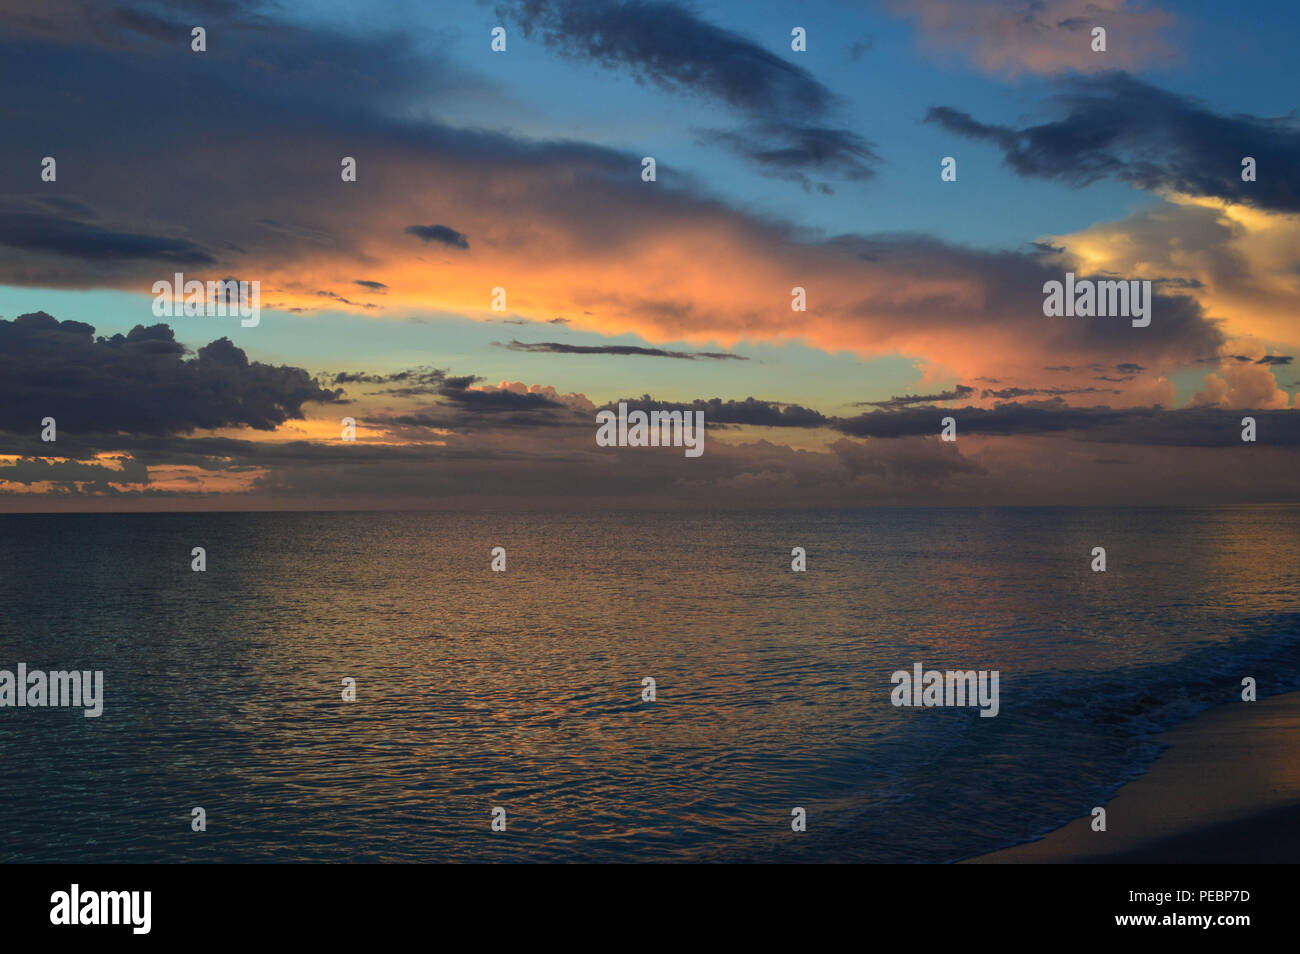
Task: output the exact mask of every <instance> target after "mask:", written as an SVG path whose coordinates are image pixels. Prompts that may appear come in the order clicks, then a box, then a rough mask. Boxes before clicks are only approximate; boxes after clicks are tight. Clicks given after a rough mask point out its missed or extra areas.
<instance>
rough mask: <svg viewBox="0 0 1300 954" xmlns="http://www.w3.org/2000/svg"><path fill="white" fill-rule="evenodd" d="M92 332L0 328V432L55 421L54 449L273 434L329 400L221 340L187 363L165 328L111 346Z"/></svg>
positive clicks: (68, 326) (61, 326) (294, 372)
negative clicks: (80, 436)
mask: <svg viewBox="0 0 1300 954" xmlns="http://www.w3.org/2000/svg"><path fill="white" fill-rule="evenodd" d="M94 331H95V329H94V328H93V327H92V326H91V325H88V324H84V323H83V322H78V321H62V322H61V321H58V320H57V319H55V318H53V317H51V316H50V315H48V314H46V313H45V312H35V313H33V314H27V315H20V316H19V317H18V318H16V319H15V320H13V321H6V320H3V319H0V430H3V431H7V432H10V433H12V434H35V433H38V432H39V430H40V427H41V423H40V422H41V420H42V418H45V417H53V418H54V419H55V420H56V421H57V425H58V428H59V445H58V446H59V449H62V448H63V446H64V443H63V442H64V438H65V435H72V434H76V433H107V434H112V433H115V432H118V431H123V432H128V433H136V434H177V433H185V432H189V431H193V430H195V429H197V428H217V427H232V426H245V427H252V428H256V429H259V430H271V429H274V428H275V427H276V426H278V425H280V424H283V423H284V422H285V421H286V420H289V419H290V418H301V417H302V416H303V414H302V406H303V404H305V403H307V402H308V401H321V402H328V401H333V400H335V399H336V398H337V393H336V392H332V391H327V390H324V389H322V388H320V387H319V386H318V385H317V384H316V383H315V382H314V381H313V380H312V379H311V376H310V375H308V373H307V372H306V371H304V370H302V369H301V368H292V367H285V366H273V365H267V364H262V363H261V362H257V361H252V362H250V361H249V360H248V357H247V356H246V355H245V354H244V352H243V351H242V350H240V349H239V348H237V347H235V346H234V345H233V344H231V342H230V341H229V339H227V338H220V339H218V340H216V341H213V342H212V343H210V344H208V345H205V346H203V347H202V348H199V350H198V352H197V354H196V355H195V356H194V357H192V358H187V357H186V356H185V355H186V349H185V347H184V345H182V344H181V343H180V342H178V341H176V339H175V335H174V333H173V331H172V329H171V328H169V327H168V326H167V325H164V324H158V325H153V326H152V327H148V328H146V327H143V326H140V325H137V326H136V327H135V328H133V329H132V330H131V331H130V332H129V333H128V334H126V335H121V334H117V335H113V336H112V337H111V338H105V337H102V336H101V337H98V338H96V337H95V335H94ZM46 450H49V446H48V445H47V446H46Z"/></svg>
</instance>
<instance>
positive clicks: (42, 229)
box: [0, 202, 216, 268]
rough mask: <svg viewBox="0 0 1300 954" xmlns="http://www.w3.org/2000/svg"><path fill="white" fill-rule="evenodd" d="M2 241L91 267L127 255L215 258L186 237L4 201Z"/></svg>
mask: <svg viewBox="0 0 1300 954" xmlns="http://www.w3.org/2000/svg"><path fill="white" fill-rule="evenodd" d="M74 214H75V213H74ZM0 245H4V246H9V247H11V248H20V249H22V250H24V251H25V252H26V253H27V254H28V255H32V256H37V257H42V258H46V257H49V258H55V259H62V260H66V261H69V262H71V263H73V264H74V265H75V266H77V267H87V266H88V267H90V268H98V267H102V266H105V265H111V264H113V263H116V262H125V261H131V262H139V261H154V262H159V263H162V264H165V265H210V264H213V263H214V262H215V261H216V260H215V259H214V258H213V257H212V256H211V255H209V254H208V253H207V252H206V251H204V250H203V249H201V248H199V247H198V246H197V245H195V244H194V243H192V242H189V241H186V240H184V239H174V238H167V237H165V236H159V235H146V234H141V233H139V232H127V231H114V230H111V229H105V228H101V227H99V226H97V225H92V224H90V223H87V222H81V221H77V220H76V219H74V218H68V217H61V216H56V215H51V214H47V213H41V212H32V211H24V210H22V208H21V207H18V208H15V206H14V204H13V203H5V202H0Z"/></svg>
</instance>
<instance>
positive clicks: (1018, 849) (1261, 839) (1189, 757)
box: [963, 692, 1300, 864]
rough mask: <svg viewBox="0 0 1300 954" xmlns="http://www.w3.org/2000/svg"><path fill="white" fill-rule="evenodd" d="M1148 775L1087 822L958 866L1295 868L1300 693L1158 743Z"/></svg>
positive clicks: (1299, 848)
mask: <svg viewBox="0 0 1300 954" xmlns="http://www.w3.org/2000/svg"><path fill="white" fill-rule="evenodd" d="M1161 740H1162V741H1164V742H1167V743H1169V744H1170V746H1171V748H1169V749H1167V750H1166V751H1165V752H1164V753H1163V754H1162V755H1161V756H1160V757H1159V758H1158V759H1157V760H1156V762H1155V764H1154V765H1153V766H1152V768H1151V770H1150V771H1149V772H1148V773H1147V774H1146V775H1144V776H1142V777H1141V778H1139V779H1135V780H1134V781H1132V782H1130V783H1129V784H1128V785H1125V786H1124V787H1123V788H1121V789H1120V790H1119V792H1118V793H1117V794H1116V795H1115V796H1114V797H1113V798H1112V799H1111V800H1110V802H1109V803H1107V804H1106V805H1105V806H1104V807H1105V808H1106V827H1107V830H1106V831H1104V832H1095V831H1093V830H1092V827H1091V822H1092V818H1091V815H1090V814H1089V815H1086V816H1084V817H1081V818H1077V819H1075V820H1074V821H1072V822H1070V823H1069V824H1068V825H1065V826H1064V827H1062V828H1058V829H1057V830H1056V831H1053V832H1051V833H1049V834H1048V835H1047V836H1045V837H1044V838H1041V839H1039V840H1038V841H1034V842H1029V843H1026V844H1023V845H1017V846H1015V847H1013V848H1006V849H1003V850H1001V851H996V852H993V853H992V854H988V855H982V856H980V857H977V858H971V859H968V860H967V861H966V862H963V864H1024V863H1028V864H1064V863H1102V864H1119V863H1123V864H1186V863H1195V862H1207V863H1227V864H1237V863H1241V864H1246V863H1260V862H1272V863H1286V862H1296V861H1300V757H1297V756H1298V755H1300V751H1298V750H1300V692H1297V693H1288V694H1286V695H1281V696H1274V697H1272V698H1269V699H1265V700H1263V701H1261V702H1253V703H1248V702H1240V703H1232V704H1228V705H1223V706H1219V707H1218V708H1215V709H1212V710H1210V711H1209V712H1206V713H1203V714H1202V715H1200V716H1198V717H1197V718H1195V719H1193V720H1191V721H1190V722H1187V723H1185V724H1184V725H1181V726H1178V727H1177V728H1175V729H1172V730H1170V731H1169V732H1166V733H1164V734H1163V735H1162V736H1161Z"/></svg>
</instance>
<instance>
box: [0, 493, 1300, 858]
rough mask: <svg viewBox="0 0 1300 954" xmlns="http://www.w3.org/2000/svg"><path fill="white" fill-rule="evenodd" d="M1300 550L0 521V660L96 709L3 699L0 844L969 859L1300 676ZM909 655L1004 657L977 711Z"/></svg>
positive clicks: (497, 525) (1100, 792)
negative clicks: (495, 564)
mask: <svg viewBox="0 0 1300 954" xmlns="http://www.w3.org/2000/svg"><path fill="white" fill-rule="evenodd" d="M1298 542H1300V508H1289V507H1248V508H1223V509H1205V510H1178V509H1168V510H1165V509H1160V510H1156V509H1150V510H1144V509H1130V510H1090V509H987V510H872V511H824V512H798V513H753V514H749V513H742V514H704V515H701V514H657V513H656V514H609V513H600V514H568V515H565V514H559V515H557V514H504V513H503V514H473V515H468V514H446V513H399V514H391V513H324V514H124V515H52V516H29V515H0V669H9V670H13V669H15V668H16V666H17V664H18V663H19V662H25V663H27V664H28V666H29V667H31V668H34V669H36V668H40V669H73V668H76V669H102V670H103V671H104V680H105V696H106V700H105V709H104V714H103V715H102V716H101V717H100V718H98V719H87V718H84V717H83V716H82V714H81V712H80V710H77V709H49V708H47V709H29V708H24V709H16V708H4V709H0V750H2V751H3V763H2V766H3V767H2V768H0V826H3V832H4V836H3V839H2V840H0V860H5V861H172V860H176V861H180V860H192V861H217V860H239V861H271V860H305V861H323V860H339V861H377V860H383V861H437V860H494V861H495V860H526V859H548V860H638V859H650V860H732V859H739V860H786V859H788V860H819V859H827V860H860V861H946V860H953V859H957V858H961V857H966V856H970V855H972V854H976V853H979V852H982V851H986V850H990V849H992V848H996V847H999V846H1001V845H1005V844H1009V843H1014V842H1017V841H1022V840H1025V839H1027V838H1029V837H1032V836H1034V835H1037V834H1040V833H1042V832H1043V831H1046V830H1048V829H1050V828H1053V827H1055V826H1056V825H1058V824H1060V823H1062V822H1063V821H1065V820H1067V819H1069V818H1071V817H1075V816H1079V815H1083V814H1086V813H1087V811H1088V810H1089V809H1090V808H1091V806H1093V805H1095V804H1097V803H1098V800H1099V799H1101V798H1103V797H1105V796H1106V794H1108V793H1109V792H1111V791H1113V790H1114V789H1115V788H1116V787H1117V786H1118V785H1119V784H1121V783H1122V782H1123V781H1124V780H1126V779H1128V778H1131V777H1132V776H1133V775H1134V774H1136V773H1138V772H1140V771H1142V770H1143V769H1144V768H1145V767H1146V766H1147V765H1149V763H1150V761H1151V759H1152V758H1154V756H1155V755H1156V753H1157V751H1158V749H1157V747H1156V745H1155V743H1153V742H1152V741H1151V736H1152V734H1153V733H1155V732H1156V731H1158V730H1159V729H1161V728H1163V727H1166V726H1168V725H1170V724H1172V723H1173V722H1175V721H1178V720H1180V719H1182V718H1185V717H1187V716H1189V715H1191V714H1193V713H1195V712H1197V711H1199V710H1201V709H1204V708H1206V707H1208V706H1209V705H1212V704H1214V703H1216V702H1228V701H1232V700H1234V699H1237V698H1239V692H1240V682H1241V678H1242V677H1243V676H1247V675H1249V676H1253V677H1255V678H1256V679H1257V680H1258V682H1259V686H1260V692H1261V695H1271V694H1273V693H1275V692H1281V691H1285V690H1289V689H1293V688H1296V687H1297V686H1300V637H1298V636H1297V633H1298V627H1297V621H1298V620H1300V597H1298V594H1300V562H1298V561H1297V559H1296V546H1297V543H1298ZM195 546H203V547H205V548H206V550H207V560H208V568H207V572H205V573H195V572H192V571H191V569H190V550H191V548H192V547H195ZM494 546H503V547H505V548H506V550H507V554H508V556H507V561H508V562H507V566H508V569H507V571H506V572H505V573H493V572H491V571H490V569H489V562H490V550H491V548H492V547H494ZM793 546H803V547H805V548H807V551H808V571H807V572H806V573H799V574H797V573H792V572H791V570H790V550H791V547H793ZM1095 546H1104V547H1105V548H1106V551H1107V562H1108V569H1107V572H1105V573H1093V572H1091V571H1090V569H1089V563H1090V561H1091V556H1090V552H1091V550H1092V548H1093V547H1095ZM915 662H921V663H923V664H924V665H925V666H926V668H931V667H933V668H938V669H948V668H960V669H997V670H999V671H1000V672H1001V712H1000V714H999V715H998V717H997V718H991V719H990V718H985V719H981V718H979V717H978V714H977V710H974V709H898V708H894V707H893V706H892V705H891V704H890V700H889V690H890V683H889V677H890V674H891V673H892V672H893V671H894V670H896V669H910V668H911V666H912V664H913V663H915ZM646 676H651V677H653V678H654V679H655V680H656V681H657V685H658V701H656V702H654V703H653V704H646V703H642V702H641V698H640V696H641V680H642V679H643V678H644V677H646ZM344 677H352V678H355V679H356V681H357V692H358V700H357V701H356V702H355V703H345V702H343V701H342V700H341V698H340V693H341V691H342V686H341V680H342V679H343V678H344ZM1189 797H1194V795H1193V796H1189ZM497 805H500V806H503V807H505V808H506V810H507V817H508V829H507V831H506V832H505V833H493V832H491V831H490V830H489V823H490V820H491V819H490V812H491V809H492V807H493V806H497ZM194 806H202V807H203V808H204V809H205V810H206V812H207V819H208V828H207V831H206V832H203V833H195V832H192V831H191V830H190V811H191V808H193V807H194ZM794 806H802V807H804V808H806V809H807V813H808V831H807V832H806V833H803V834H795V833H793V832H791V831H790V811H791V808H792V807H794Z"/></svg>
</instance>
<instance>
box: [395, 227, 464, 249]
mask: <svg viewBox="0 0 1300 954" xmlns="http://www.w3.org/2000/svg"><path fill="white" fill-rule="evenodd" d="M403 231H405V232H406V234H407V235H414V236H415V237H416V238H418V239H421V240H423V241H425V242H437V243H439V244H440V245H446V246H447V247H448V248H459V249H468V248H469V236H467V235H464V234H463V233H461V232H457V231H456V230H455V229H453V228H451V227H450V226H447V225H409V226H407V227H406V228H405V229H404V230H403Z"/></svg>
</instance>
